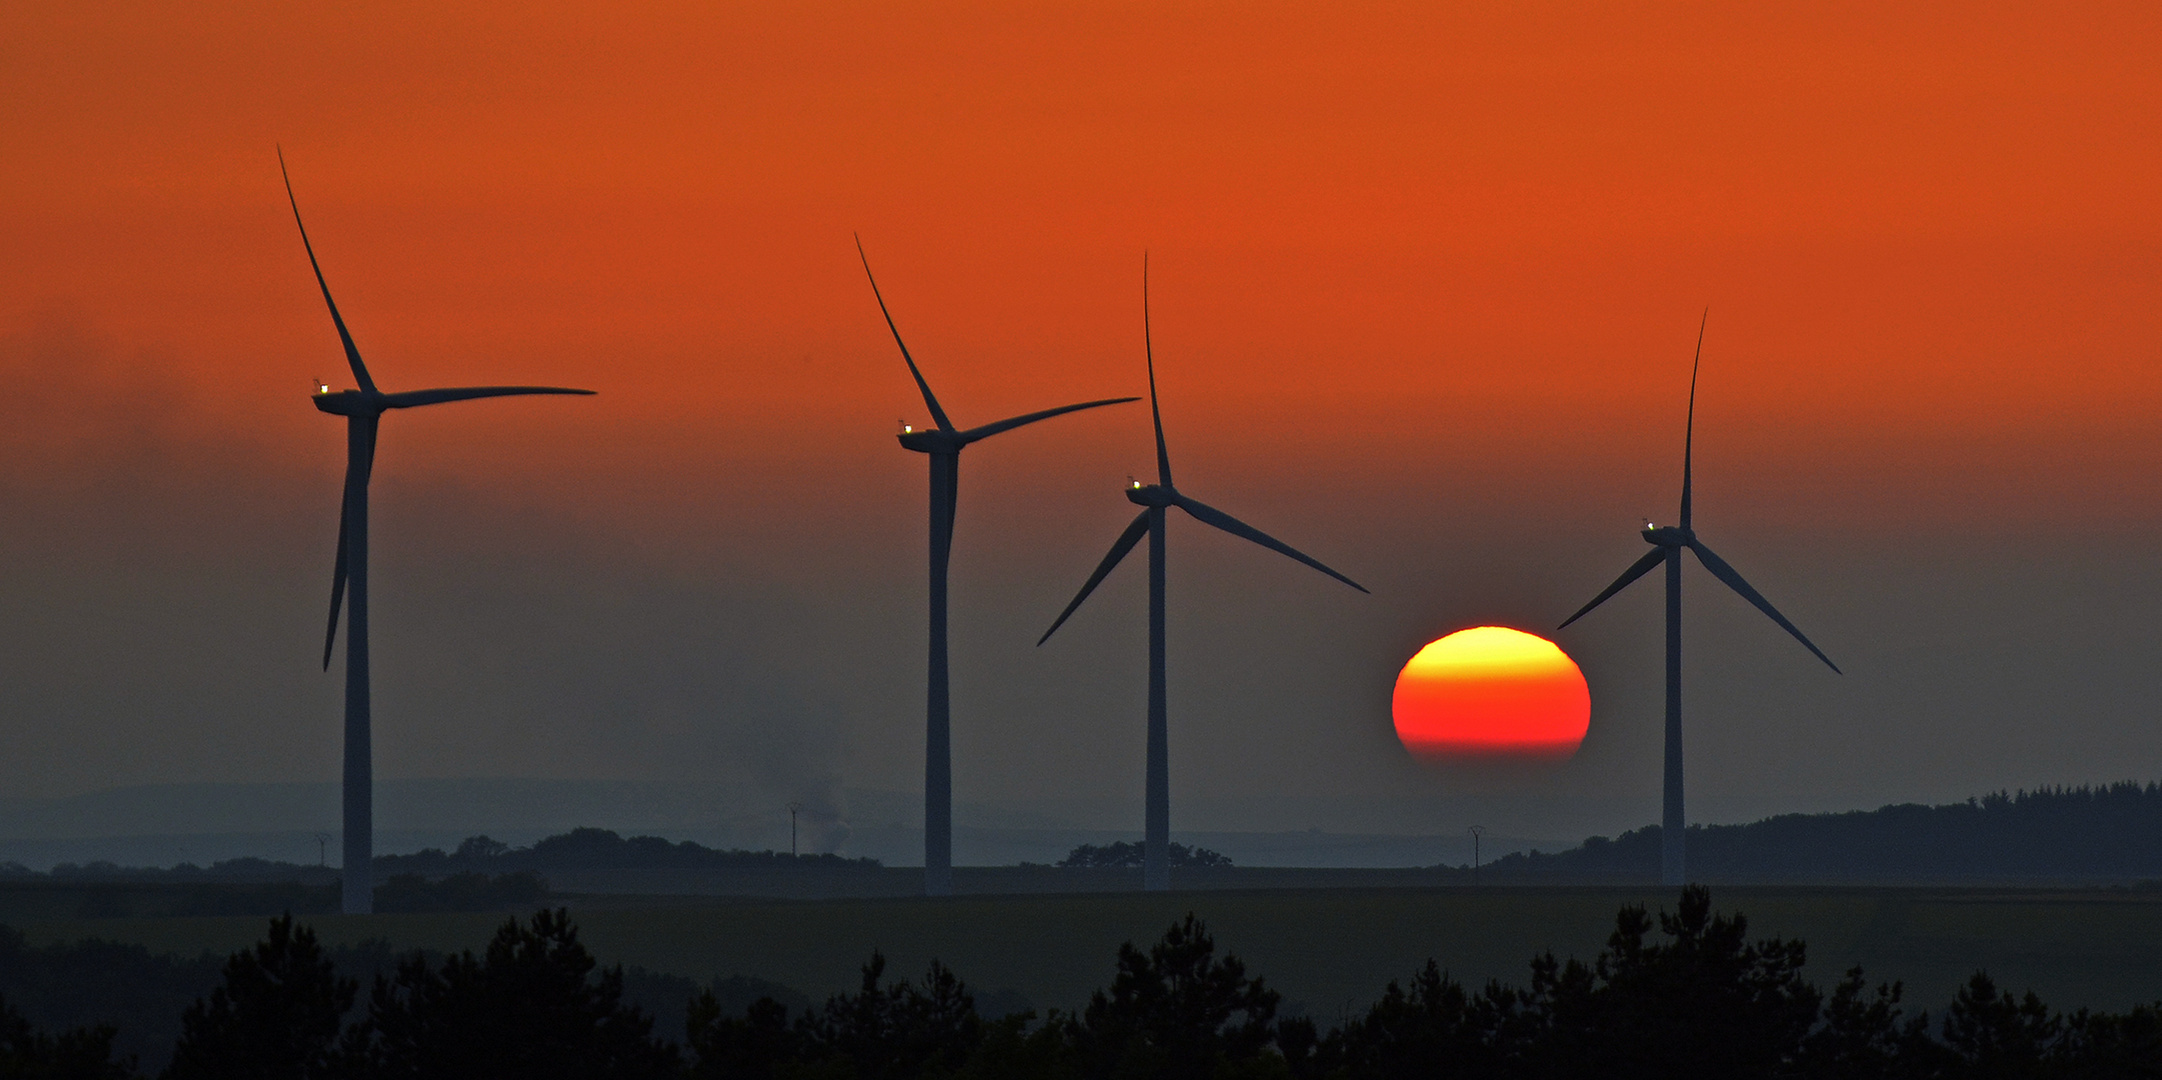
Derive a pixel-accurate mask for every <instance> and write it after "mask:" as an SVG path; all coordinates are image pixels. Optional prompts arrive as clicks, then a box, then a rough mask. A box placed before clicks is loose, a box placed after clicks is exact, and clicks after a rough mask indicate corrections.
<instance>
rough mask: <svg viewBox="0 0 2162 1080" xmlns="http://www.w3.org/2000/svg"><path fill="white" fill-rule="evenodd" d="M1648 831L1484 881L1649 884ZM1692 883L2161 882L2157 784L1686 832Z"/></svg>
mask: <svg viewBox="0 0 2162 1080" xmlns="http://www.w3.org/2000/svg"><path fill="white" fill-rule="evenodd" d="M1659 858H1660V833H1659V827H1658V826H1656V825H1647V826H1645V827H1644V828H1641V829H1633V830H1631V831H1629V832H1626V833H1623V834H1621V835H1620V836H1618V837H1615V838H1614V839H1611V840H1609V839H1607V838H1606V837H1603V836H1594V837H1592V838H1591V839H1589V840H1586V841H1584V843H1582V844H1580V845H1578V846H1577V847H1574V848H1571V849H1569V850H1567V851H1561V852H1554V853H1541V852H1530V853H1518V854H1511V855H1507V856H1504V857H1502V858H1499V859H1496V860H1495V861H1494V862H1492V863H1490V864H1488V865H1487V867H1486V868H1485V870H1484V871H1483V874H1482V876H1483V879H1484V880H1485V881H1488V882H1494V883H1504V882H1506V883H1514V884H1546V883H1551V884H1568V883H1608V882H1615V883H1619V882H1652V881H1657V880H1658V877H1659ZM1689 871H1690V875H1691V877H1692V878H1693V879H1694V880H1697V881H1704V882H1712V883H1730V884H1735V883H1755V884H1779V883H1795V884H1841V883H1854V884H1915V885H1936V884H1976V885H1984V884H2019V883H2035V884H2043V883H2052V884H2062V883H2089V884H2106V883H2128V882H2136V881H2162V784H2155V783H2148V784H2144V785H2142V784H2139V783H2136V782H2124V783H2116V784H2107V785H2103V786H2100V787H2086V786H2082V787H2048V788H2037V789H2035V790H2033V791H2027V790H2020V791H2016V792H2010V793H2007V792H2002V791H2000V792H1997V793H1995V794H1992V795H1984V796H1982V797H1980V798H1970V799H1968V800H1967V801H1965V802H1958V803H1947V804H1944V805H1941V806H1923V805H1920V804H1917V803H1901V804H1898V805H1892V806H1885V807H1882V808H1879V809H1876V810H1854V811H1848V812H1846V813H1832V814H1782V815H1779V816H1777V817H1770V818H1765V819H1764V820H1762V821H1757V822H1753V823H1751V824H1747V825H1708V826H1707V825H1692V826H1690V827H1689Z"/></svg>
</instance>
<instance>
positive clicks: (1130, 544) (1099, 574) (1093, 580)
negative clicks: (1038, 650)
mask: <svg viewBox="0 0 2162 1080" xmlns="http://www.w3.org/2000/svg"><path fill="white" fill-rule="evenodd" d="M1148 534H1149V512H1148V511H1146V510H1143V511H1141V516H1139V517H1136V518H1135V519H1134V523H1133V524H1131V525H1128V526H1126V531H1125V532H1122V533H1120V534H1119V538H1118V542H1117V543H1115V544H1112V545H1111V553H1110V554H1109V555H1106V556H1104V561H1103V562H1100V563H1098V564H1096V572H1095V573H1093V574H1090V575H1089V580H1088V584H1086V585H1083V586H1081V591H1080V592H1079V593H1078V594H1076V595H1075V596H1074V598H1073V603H1071V604H1068V605H1066V610H1064V611H1061V612H1059V613H1058V621H1057V622H1054V623H1052V624H1051V629H1049V630H1046V631H1044V632H1043V636H1042V637H1040V638H1037V639H1036V644H1038V645H1042V644H1043V643H1044V642H1046V641H1049V640H1051V635H1053V634H1056V633H1058V628H1059V627H1061V626H1064V625H1066V619H1067V617H1068V616H1070V615H1072V614H1073V613H1074V611H1075V609H1077V608H1079V607H1080V606H1081V601H1083V600H1086V599H1088V598H1089V594H1090V593H1092V592H1095V591H1096V586H1098V585H1101V584H1103V580H1104V578H1106V577H1108V576H1110V574H1111V570H1112V568H1114V567H1116V566H1118V564H1119V560H1120V559H1123V558H1125V557H1126V553H1127V552H1129V551H1132V550H1133V549H1134V545H1135V544H1138V543H1140V542H1141V538H1142V537H1144V536H1147V535H1148Z"/></svg>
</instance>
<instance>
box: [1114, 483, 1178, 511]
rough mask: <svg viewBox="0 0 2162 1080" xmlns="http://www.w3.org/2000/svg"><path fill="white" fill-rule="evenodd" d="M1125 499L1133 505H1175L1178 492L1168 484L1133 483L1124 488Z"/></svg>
mask: <svg viewBox="0 0 2162 1080" xmlns="http://www.w3.org/2000/svg"><path fill="white" fill-rule="evenodd" d="M1126 501H1127V502H1130V503H1132V504H1134V505H1135V506H1177V505H1178V504H1179V493H1178V492H1177V491H1175V490H1173V489H1172V487H1171V485H1169V484H1135V485H1133V486H1132V487H1129V488H1127V489H1126Z"/></svg>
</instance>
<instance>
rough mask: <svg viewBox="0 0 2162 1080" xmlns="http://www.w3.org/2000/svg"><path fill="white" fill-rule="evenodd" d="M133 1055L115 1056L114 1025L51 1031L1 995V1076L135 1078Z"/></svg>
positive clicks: (17, 1079) (21, 1079) (11, 1079)
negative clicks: (39, 1026)
mask: <svg viewBox="0 0 2162 1080" xmlns="http://www.w3.org/2000/svg"><path fill="white" fill-rule="evenodd" d="M134 1076H135V1062H134V1061H133V1059H126V1060H116V1059H115V1058H114V1057H113V1029H112V1028H111V1027H110V1026H107V1025H100V1026H98V1027H87V1028H83V1027H79V1028H71V1029H69V1030H67V1031H64V1032H61V1033H60V1034H58V1035H48V1034H46V1033H45V1032H42V1031H39V1030H37V1029H36V1028H35V1027H33V1026H31V1024H30V1021H28V1020H25V1019H23V1014H22V1013H21V1012H19V1011H17V1010H16V1008H15V1005H14V1003H13V1002H10V1001H8V1000H7V999H6V998H0V1077H4V1078H6V1080H132V1078H133V1077H134Z"/></svg>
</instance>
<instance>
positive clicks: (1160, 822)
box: [1036, 256, 1366, 891]
mask: <svg viewBox="0 0 2162 1080" xmlns="http://www.w3.org/2000/svg"><path fill="white" fill-rule="evenodd" d="M1141 346H1142V351H1143V354H1144V355H1145V356H1147V358H1148V367H1149V415H1150V417H1151V418H1152V419H1153V420H1154V421H1155V425H1156V482H1155V483H1153V484H1146V485H1144V484H1142V483H1141V482H1140V481H1138V480H1136V481H1134V483H1133V486H1132V487H1130V488H1128V489H1127V490H1126V498H1127V500H1128V501H1130V502H1133V503H1135V504H1136V505H1139V506H1141V507H1142V511H1141V513H1140V515H1139V516H1138V517H1136V518H1134V520H1133V524H1131V525H1128V526H1126V531H1125V532H1124V533H1121V534H1120V535H1119V538H1118V540H1117V542H1115V543H1113V544H1112V545H1111V553H1110V554H1108V555H1105V556H1104V560H1103V562H1102V563H1099V564H1098V565H1097V567H1096V572H1095V573H1093V574H1090V575H1089V579H1088V583H1087V584H1084V585H1082V586H1081V592H1080V593H1079V594H1078V595H1076V596H1075V597H1074V598H1073V603H1070V604H1068V605H1066V610H1065V611H1062V612H1060V613H1059V617H1058V621H1057V622H1054V623H1052V624H1051V629H1049V630H1046V631H1044V635H1043V637H1041V638H1039V639H1037V642H1036V644H1038V645H1042V644H1043V643H1044V642H1046V641H1049V640H1051V635H1052V634H1055V633H1058V628H1059V627H1060V626H1063V625H1065V622H1066V619H1067V617H1068V616H1071V615H1072V614H1073V613H1074V611H1075V609H1077V608H1079V607H1080V606H1081V602H1082V601H1083V600H1086V599H1088V596H1089V593H1091V592H1094V591H1095V590H1096V586H1097V585H1098V584H1100V583H1102V581H1103V579H1104V578H1105V577H1106V576H1108V575H1109V574H1110V573H1111V570H1112V568H1113V567H1115V566H1117V565H1118V564H1119V560H1121V559H1123V558H1125V557H1126V555H1127V553H1128V552H1130V551H1132V550H1133V549H1134V545H1136V544H1139V543H1140V542H1141V538H1142V537H1143V536H1147V537H1148V538H1149V732H1148V778H1147V788H1146V793H1145V807H1146V809H1145V814H1144V817H1145V823H1144V824H1145V828H1144V833H1145V843H1146V847H1145V850H1144V851H1143V855H1142V862H1141V867H1142V871H1141V882H1142V888H1144V889H1148V890H1151V891H1162V890H1165V889H1169V888H1170V887H1171V763H1170V750H1169V742H1170V725H1169V721H1168V718H1167V709H1166V704H1165V691H1164V541H1165V527H1166V526H1167V525H1168V524H1169V523H1170V516H1169V514H1167V513H1166V511H1167V510H1169V509H1170V508H1171V507H1174V506H1176V507H1178V508H1179V509H1181V510H1184V511H1186V513H1187V514H1189V515H1191V516H1192V517H1193V518H1194V519H1195V520H1198V521H1200V522H1201V523H1202V524H1204V525H1212V526H1214V527H1216V528H1219V529H1222V530H1223V531H1225V532H1227V533H1230V534H1231V535H1233V536H1236V537H1239V538H1240V539H1243V540H1251V541H1253V542H1254V543H1256V544H1260V545H1261V546H1262V547H1265V548H1268V549H1270V550H1271V551H1278V552H1282V553H1283V554H1285V555H1288V556H1290V557H1292V558H1294V559H1297V560H1298V561H1300V562H1302V563H1305V564H1306V565H1308V566H1311V567H1313V568H1314V569H1316V570H1319V571H1321V572H1322V573H1324V574H1327V575H1329V576H1330V577H1332V578H1335V579H1336V580H1338V581H1341V582H1343V583H1344V584H1346V585H1349V586H1351V587H1352V588H1354V589H1357V590H1359V591H1360V592H1362V593H1363V592H1365V591H1366V587H1365V586H1363V585H1360V584H1359V583H1358V582H1356V581H1353V580H1351V579H1350V578H1348V577H1345V576H1344V575H1342V574H1339V573H1337V572H1336V571H1334V570H1331V569H1329V568H1328V567H1326V566H1323V565H1321V563H1320V562H1318V561H1316V560H1315V559H1313V558H1311V557H1309V556H1307V555H1304V554H1301V553H1300V552H1298V551H1297V550H1294V549H1293V548H1292V547H1291V545H1289V544H1286V543H1284V542H1283V541H1281V540H1278V539H1276V538H1275V537H1272V536H1269V535H1268V534H1266V533H1264V532H1262V531H1261V530H1259V529H1256V528H1254V527H1253V526H1251V525H1248V524H1246V523H1245V522H1243V521H1240V520H1238V519H1237V518H1234V517H1232V516H1231V515H1230V514H1226V513H1224V512H1223V511H1221V510H1218V509H1216V508H1215V507H1213V506H1209V505H1206V504H1204V503H1202V502H1200V501H1199V500H1196V499H1194V498H1192V497H1191V496H1189V495H1187V494H1185V493H1184V492H1182V491H1180V490H1178V489H1177V488H1175V487H1173V486H1172V485H1171V454H1170V452H1169V451H1167V450H1166V449H1165V448H1164V415H1163V411H1162V409H1161V408H1159V407H1158V405H1157V401H1156V351H1155V347H1154V345H1153V344H1152V343H1151V342H1150V340H1149V270H1148V259H1147V257H1146V256H1144V257H1143V258H1142V260H1141Z"/></svg>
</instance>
